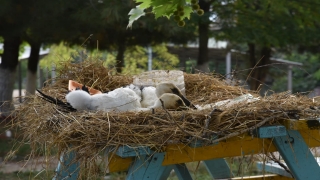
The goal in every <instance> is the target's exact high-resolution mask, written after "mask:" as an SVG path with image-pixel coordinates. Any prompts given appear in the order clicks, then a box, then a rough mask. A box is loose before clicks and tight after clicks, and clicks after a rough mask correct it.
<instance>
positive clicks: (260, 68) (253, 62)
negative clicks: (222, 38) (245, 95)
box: [248, 43, 271, 90]
mask: <svg viewBox="0 0 320 180" xmlns="http://www.w3.org/2000/svg"><path fill="white" fill-rule="evenodd" d="M248 47H249V61H250V67H251V68H253V69H252V70H250V71H249V74H248V82H249V86H250V89H251V90H258V88H259V87H260V86H261V85H263V84H264V82H265V79H266V77H267V73H268V71H269V67H268V66H266V65H267V64H270V57H271V49H270V47H262V48H261V51H260V52H261V54H260V55H261V56H260V57H259V58H256V57H255V45H254V44H253V43H248Z"/></svg>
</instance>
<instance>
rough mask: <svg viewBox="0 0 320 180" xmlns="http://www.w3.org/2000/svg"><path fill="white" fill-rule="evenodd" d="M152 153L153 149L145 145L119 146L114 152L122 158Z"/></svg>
mask: <svg viewBox="0 0 320 180" xmlns="http://www.w3.org/2000/svg"><path fill="white" fill-rule="evenodd" d="M152 153H153V151H152V150H150V148H149V147H146V146H139V147H129V146H120V147H119V148H118V150H117V152H116V154H117V155H118V156H120V157H122V158H126V157H136V156H141V155H150V154H152Z"/></svg>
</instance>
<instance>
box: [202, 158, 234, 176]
mask: <svg viewBox="0 0 320 180" xmlns="http://www.w3.org/2000/svg"><path fill="white" fill-rule="evenodd" d="M203 162H204V165H205V166H206V168H207V171H208V172H209V174H210V175H211V177H212V178H214V179H222V178H232V177H233V174H232V171H231V170H230V167H229V165H228V163H227V162H226V161H225V160H224V159H222V158H221V159H212V160H207V161H203Z"/></svg>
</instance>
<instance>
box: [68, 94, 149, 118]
mask: <svg viewBox="0 0 320 180" xmlns="http://www.w3.org/2000/svg"><path fill="white" fill-rule="evenodd" d="M66 99H67V101H68V103H69V104H70V105H71V106H72V107H73V108H75V109H77V110H100V111H106V112H109V111H116V112H123V111H140V110H141V111H145V110H148V109H144V108H141V104H140V97H139V96H138V95H137V94H136V93H135V92H134V91H133V90H132V89H129V88H117V89H115V90H113V91H110V92H108V93H103V94H95V95H92V96H90V95H89V94H88V93H86V92H85V91H82V90H77V91H71V92H69V93H68V94H67V96H66Z"/></svg>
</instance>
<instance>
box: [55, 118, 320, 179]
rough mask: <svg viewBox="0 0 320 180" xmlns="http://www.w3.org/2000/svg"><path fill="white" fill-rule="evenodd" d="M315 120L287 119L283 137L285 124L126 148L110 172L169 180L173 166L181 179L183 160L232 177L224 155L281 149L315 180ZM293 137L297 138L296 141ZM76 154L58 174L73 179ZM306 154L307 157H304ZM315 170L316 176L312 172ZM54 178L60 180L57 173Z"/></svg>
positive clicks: (298, 171)
mask: <svg viewBox="0 0 320 180" xmlns="http://www.w3.org/2000/svg"><path fill="white" fill-rule="evenodd" d="M313 121H314V120H313ZM313 121H312V122H311V121H310V122H308V121H297V120H295V121H292V120H288V121H285V122H284V123H283V124H284V126H285V127H286V128H287V129H289V130H288V136H284V133H287V131H283V126H274V127H261V129H260V130H261V131H260V132H258V133H257V134H256V137H255V136H254V135H250V134H243V135H240V136H238V137H233V138H229V139H227V140H225V141H221V142H219V143H218V144H214V145H211V146H205V147H190V146H186V145H182V144H181V145H179V144H176V145H168V146H167V147H166V148H165V149H164V152H163V153H155V152H153V151H151V150H150V149H148V148H147V147H141V148H136V149H135V150H132V149H130V148H129V149H126V147H123V148H122V150H123V151H122V152H120V151H118V152H116V153H112V155H111V157H112V158H110V159H109V170H110V171H109V172H117V171H125V170H128V169H129V174H128V178H127V179H129V180H131V179H150V177H152V179H155V177H156V179H161V180H162V179H166V178H167V177H168V176H169V174H170V172H171V171H172V169H174V170H175V171H176V173H177V175H178V177H179V179H191V176H190V173H189V172H188V173H187V175H185V174H186V173H185V164H184V163H187V162H193V161H204V163H205V165H206V166H207V169H208V171H209V173H210V174H211V176H212V177H213V178H231V177H232V174H230V170H229V167H228V164H226V162H225V161H224V159H223V158H225V157H234V156H243V155H251V154H257V153H262V152H264V153H266V152H274V151H277V150H279V152H280V154H281V155H282V156H283V158H284V159H285V161H286V163H287V164H288V166H289V168H290V169H291V170H292V171H294V172H295V174H294V176H295V178H296V179H305V178H309V179H315V177H320V169H319V165H318V164H317V163H316V162H315V159H314V157H313V156H312V154H311V152H310V150H309V149H308V148H309V147H319V146H320V141H319V139H320V133H319V130H318V129H319V128H320V126H319V120H315V121H316V122H313ZM290 128H293V129H294V128H295V129H299V131H297V130H290ZM292 139H294V142H293V141H292ZM74 156H75V155H72V152H71V153H70V155H69V156H64V157H63V159H62V160H61V162H60V164H59V166H58V168H57V172H58V173H57V175H58V174H59V175H62V177H63V176H64V177H67V176H68V177H69V176H70V179H72V178H74V177H76V176H77V174H78V173H77V172H78V169H77V168H78V167H79V164H76V163H70V162H72V159H73V158H74ZM305 157H308V158H307V159H305ZM119 163H120V164H121V165H119ZM130 164H131V166H130V168H129V165H130ZM61 165H64V166H65V165H66V166H68V165H69V169H68V170H67V171H65V170H62V169H61ZM219 166H221V167H222V169H223V170H221V168H220V167H219ZM211 167H219V168H217V169H219V170H221V172H222V173H221V174H219V172H218V171H215V168H211ZM308 167H311V168H308ZM302 168H303V169H308V171H306V172H302V170H301V169H302ZM72 169H73V170H72ZM154 169H157V171H154ZM315 172H316V175H313V174H315ZM228 173H229V174H228ZM179 175H180V176H179ZM183 175H184V176H183ZM281 177H282V176H281ZM55 178H57V179H61V178H58V176H56V177H55ZM55 178H54V179H55Z"/></svg>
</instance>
